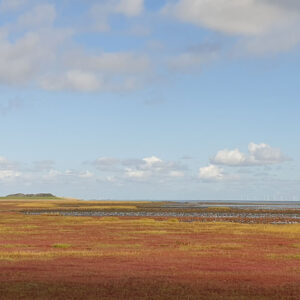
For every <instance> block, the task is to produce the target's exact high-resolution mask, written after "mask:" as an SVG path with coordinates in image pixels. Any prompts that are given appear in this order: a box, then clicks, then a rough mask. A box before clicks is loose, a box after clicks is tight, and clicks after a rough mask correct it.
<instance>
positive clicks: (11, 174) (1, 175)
mask: <svg viewBox="0 0 300 300" xmlns="http://www.w3.org/2000/svg"><path fill="white" fill-rule="evenodd" d="M21 175H22V173H21V172H17V171H12V170H0V180H12V179H15V178H17V177H20V176H21Z"/></svg>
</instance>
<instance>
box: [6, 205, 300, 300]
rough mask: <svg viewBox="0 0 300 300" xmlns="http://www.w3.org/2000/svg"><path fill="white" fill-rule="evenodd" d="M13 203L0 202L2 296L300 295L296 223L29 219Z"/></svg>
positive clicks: (299, 231)
mask: <svg viewBox="0 0 300 300" xmlns="http://www.w3.org/2000/svg"><path fill="white" fill-rule="evenodd" d="M21 204H22V205H23V206H21V207H24V204H26V203H25V202H24V203H21ZM30 205H31V206H33V204H32V203H27V205H25V206H27V207H28V206H30ZM40 205H42V206H43V205H44V206H47V205H50V204H49V203H48V204H47V202H45V203H38V202H37V203H36V207H38V206H40ZM106 205H107V204H106ZM131 205H132V204H131ZM16 207H20V203H19V202H18V203H14V204H12V202H11V203H9V202H6V204H5V203H3V206H1V208H2V211H1V212H0V270H1V272H0V299H107V300H108V299H109V300H113V299H116V300H117V299H118V300H123V299H124V300H125V299H180V300H181V299H189V300H191V299H299V295H300V224H290V225H272V224H241V223H229V222H197V221H196V222H180V221H179V220H178V219H174V218H172V219H171V218H157V219H149V218H148V219H147V218H116V217H104V218H98V217H65V216H50V215H39V216H32V215H23V214H21V213H20V212H17V209H15V208H16ZM14 210H15V211H14Z"/></svg>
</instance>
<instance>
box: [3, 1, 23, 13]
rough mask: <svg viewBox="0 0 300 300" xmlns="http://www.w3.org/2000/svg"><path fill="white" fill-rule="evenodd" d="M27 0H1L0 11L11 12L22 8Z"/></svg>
mask: <svg viewBox="0 0 300 300" xmlns="http://www.w3.org/2000/svg"><path fill="white" fill-rule="evenodd" d="M27 3H28V0H2V1H1V3H0V12H2V13H4V12H12V11H17V10H19V9H20V8H22V7H23V6H24V5H25V4H27Z"/></svg>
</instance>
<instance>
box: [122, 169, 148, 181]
mask: <svg viewBox="0 0 300 300" xmlns="http://www.w3.org/2000/svg"><path fill="white" fill-rule="evenodd" d="M125 175H126V176H127V177H130V178H137V179H140V178H145V177H147V176H148V175H149V174H148V173H147V172H145V171H142V170H135V169H130V168H127V169H126V172H125Z"/></svg>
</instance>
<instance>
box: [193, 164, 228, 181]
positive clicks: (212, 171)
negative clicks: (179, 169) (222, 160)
mask: <svg viewBox="0 0 300 300" xmlns="http://www.w3.org/2000/svg"><path fill="white" fill-rule="evenodd" d="M199 178H200V179H203V180H220V179H223V178H224V174H223V169H222V168H219V167H218V166H215V165H209V166H207V167H203V168H200V169H199Z"/></svg>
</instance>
